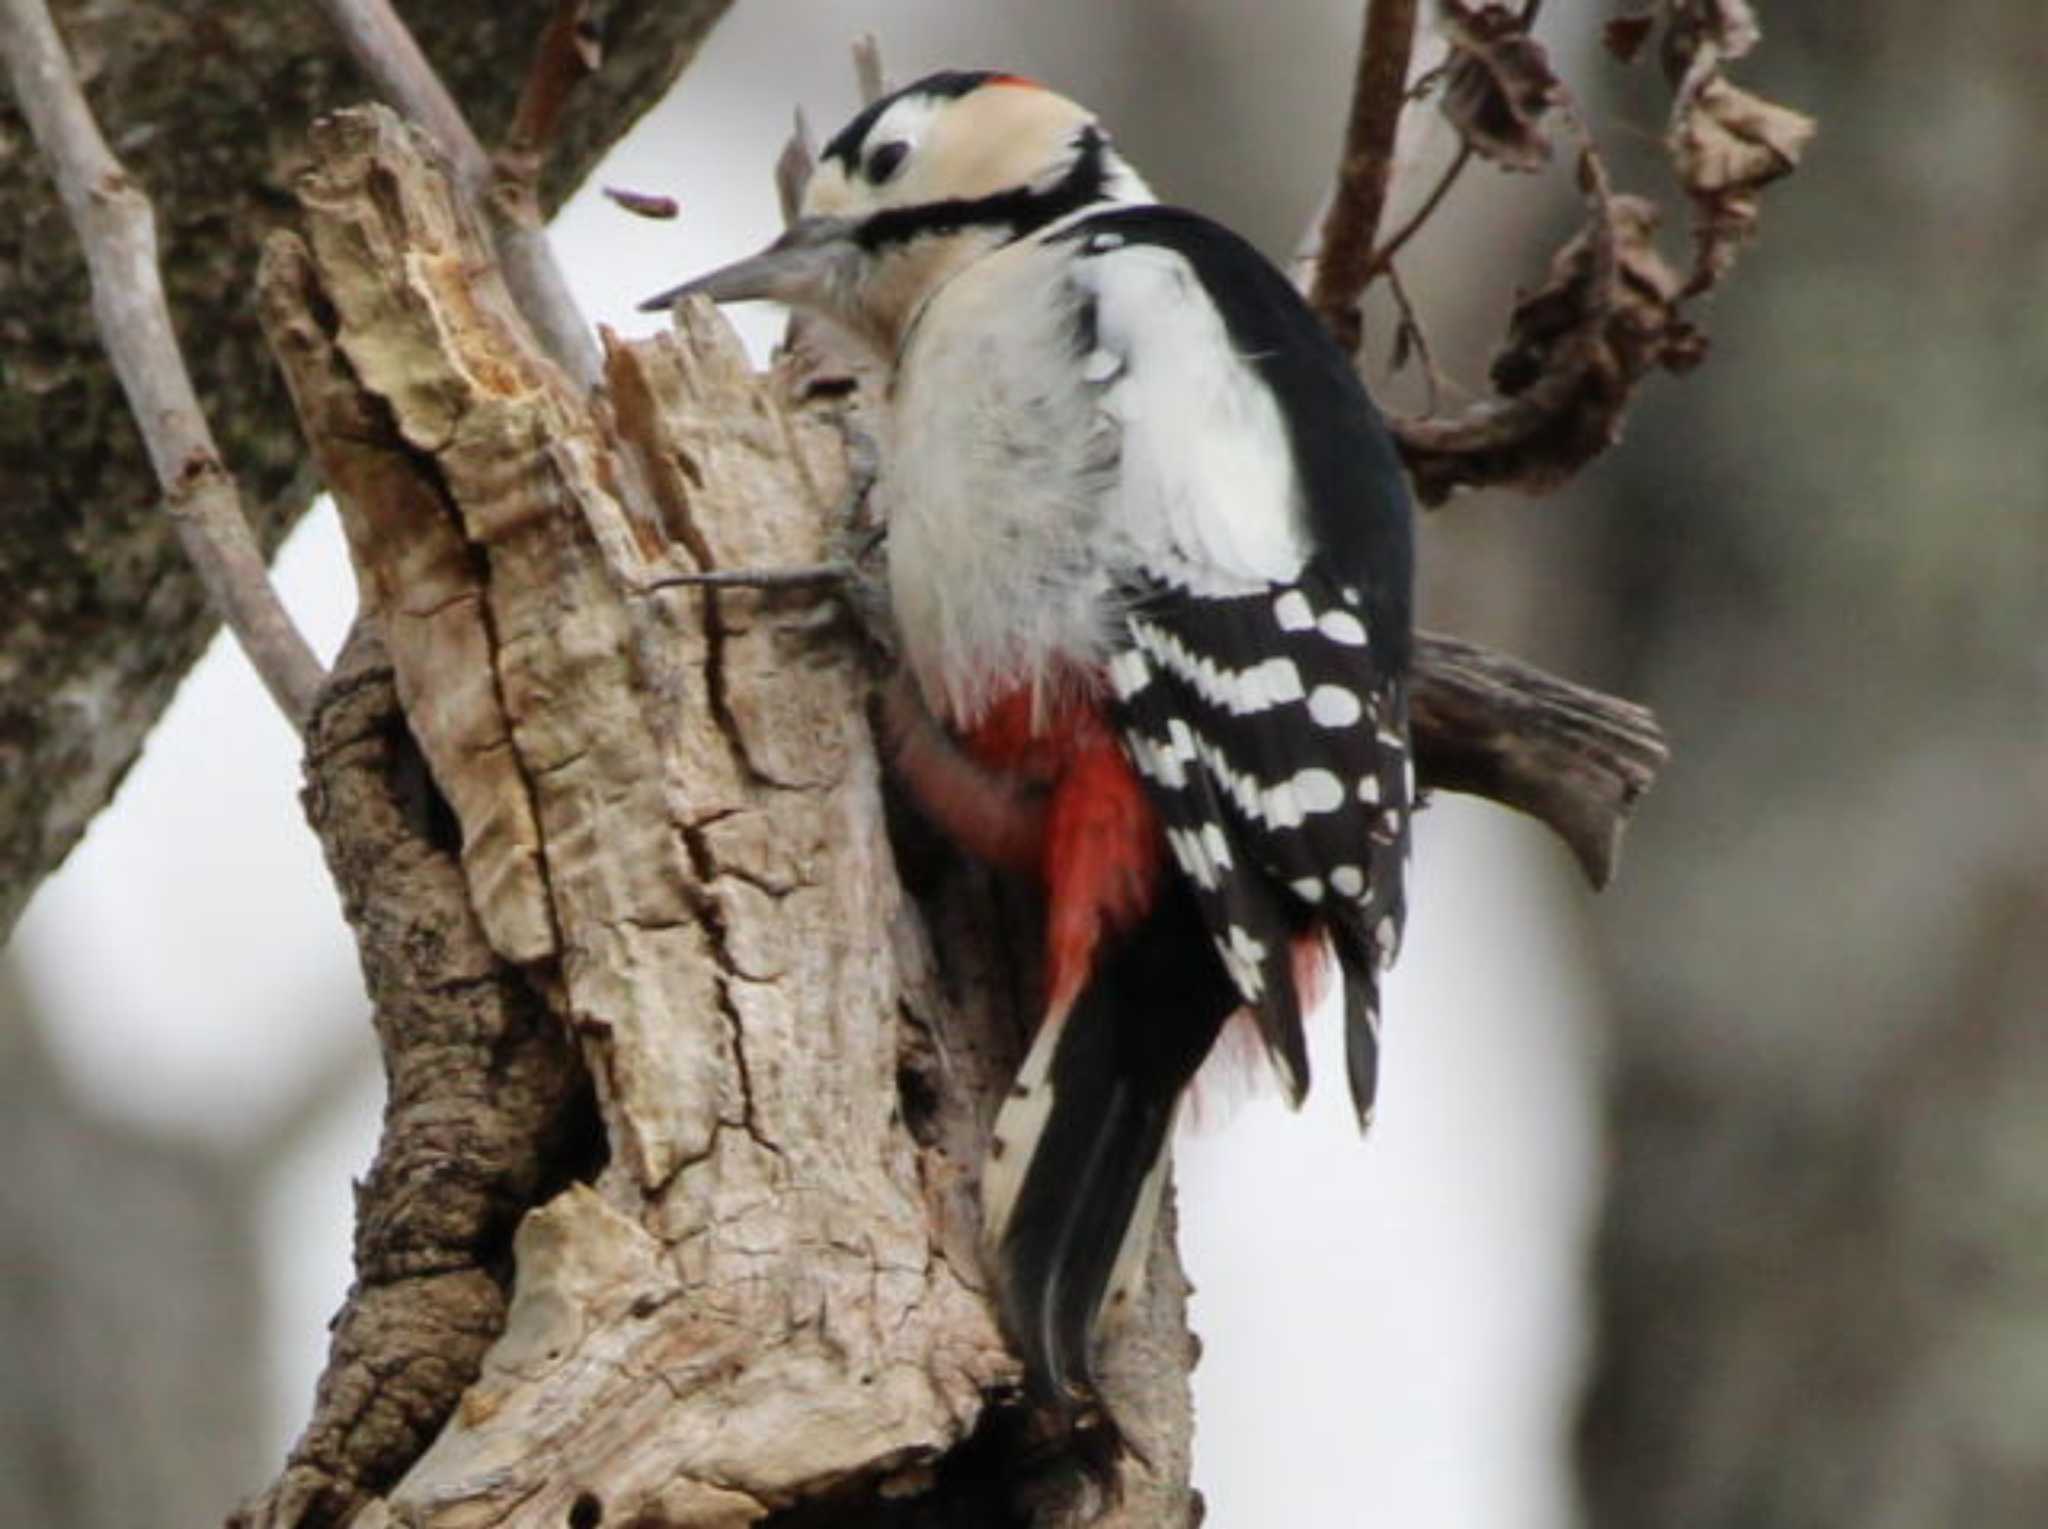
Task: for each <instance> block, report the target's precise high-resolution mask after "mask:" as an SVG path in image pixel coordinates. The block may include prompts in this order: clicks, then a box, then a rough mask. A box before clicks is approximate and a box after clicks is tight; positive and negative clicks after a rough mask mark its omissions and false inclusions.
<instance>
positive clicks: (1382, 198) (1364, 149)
mask: <svg viewBox="0 0 2048 1529" xmlns="http://www.w3.org/2000/svg"><path fill="white" fill-rule="evenodd" d="M1415 12H1416V0H1371V3H1370V6H1369V8H1368V9H1367V11H1366V17H1365V36H1364V39H1363V40H1362V41H1361V42H1360V44H1359V50H1358V77H1357V82H1356V84H1355V85H1354V87H1353V90H1352V95H1351V120H1350V122H1349V123H1348V125H1347V126H1346V128H1345V130H1344V157H1343V159H1342V161H1341V162H1340V163H1339V164H1338V167H1337V192H1336V195H1335V197H1334V198H1333V199H1332V201H1331V203H1330V211H1329V216H1328V217H1327V218H1326V219H1325V220H1324V223H1323V237H1322V249H1321V254H1320V256H1319V258H1318V260H1317V263H1316V276H1315V282H1314V284H1313V285H1312V286H1311V287H1310V288H1309V306H1310V307H1312V308H1314V309H1315V310H1316V312H1317V313H1319V314H1321V315H1322V318H1323V322H1324V323H1326V324H1328V325H1329V326H1330V330H1331V332H1332V333H1334V334H1335V335H1336V336H1337V341H1338V343H1339V344H1341V345H1342V346H1343V347H1344V352H1345V354H1346V355H1356V354H1357V352H1358V345H1359V340H1360V338H1361V334H1362V331H1363V320H1362V319H1361V317H1360V315H1359V308H1358V300H1359V298H1360V297H1361V296H1362V295H1363V294H1364V292H1365V287H1366V283H1367V282H1368V281H1369V280H1371V277H1372V252H1373V242H1374V240H1375V239H1376V238H1377V237H1378V235H1379V226H1380V215H1381V213H1382V211H1383V210H1384V209H1385V207H1386V202H1387V183H1388V182H1389V181H1390V180H1391V179H1392V177H1393V173H1394V143H1395V138H1396V135H1397V134H1398V131H1399V129H1400V125H1401V108H1402V107H1403V106H1404V105H1406V104H1407V100H1408V61H1409V58H1410V56H1411V55H1412V54H1413V52H1414V49H1415Z"/></svg>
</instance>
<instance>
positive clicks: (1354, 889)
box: [1330, 865, 1365, 898]
mask: <svg viewBox="0 0 2048 1529" xmlns="http://www.w3.org/2000/svg"><path fill="white" fill-rule="evenodd" d="M1330 886H1331V888H1332V890H1334V891H1335V892H1336V894H1337V895H1338V896H1339V897H1351V898H1356V897H1357V896H1359V894H1361V893H1362V892H1364V891H1365V872H1363V871H1361V870H1360V869H1359V868H1358V867H1357V866H1355V865H1340V866H1338V867H1337V868H1336V869H1335V870H1334V871H1332V872H1330Z"/></svg>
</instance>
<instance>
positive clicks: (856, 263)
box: [648, 73, 1414, 1397]
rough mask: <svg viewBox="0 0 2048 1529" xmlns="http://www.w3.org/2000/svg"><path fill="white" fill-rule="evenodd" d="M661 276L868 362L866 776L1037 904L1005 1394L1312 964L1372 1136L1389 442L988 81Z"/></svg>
mask: <svg viewBox="0 0 2048 1529" xmlns="http://www.w3.org/2000/svg"><path fill="white" fill-rule="evenodd" d="M688 293H701V294H704V295H706V296H709V297H711V298H713V299H714V300H717V301H735V300H740V299H753V298H766V299H773V300H776V301H779V302H783V303H787V304H791V305H793V306H795V307H797V308H799V309H802V310H804V311H806V312H809V313H813V314H817V315H820V316H822V317H824V318H826V319H828V320H830V321H832V322H833V323H834V324H835V325H837V326H838V327H839V328H841V329H843V330H845V331H847V332H848V333H850V334H852V335H854V336H856V337H857V338H858V339H859V340H860V341H862V342H863V343H865V344H866V345H867V346H869V347H870V348H871V349H872V350H873V351H874V352H875V354H876V356H877V357H878V358H880V360H881V361H882V363H883V364H885V365H886V366H887V367H888V368H889V369H890V371H889V376H890V382H889V387H888V396H887V405H886V420H885V422H884V431H885V434H884V440H883V447H884V450H883V462H884V465H883V469H882V477H881V479H880V481H879V482H878V484H877V491H878V493H879V495H880V497H881V502H882V505H883V507H884V510H885V513H886V517H887V527H888V570H889V574H888V578H889V595H890V601H891V604H892V606H893V609H894V614H895V618H896V622H897V624H898V627H899V628H900V633H899V636H900V644H901V651H902V653H903V656H904V661H905V669H906V671H907V674H908V678H909V681H910V685H909V686H908V687H906V688H907V689H908V690H910V691H912V692H914V695H915V697H916V698H917V701H916V704H912V705H908V706H899V707H897V708H896V710H897V713H898V719H899V725H898V727H897V729H896V730H897V733H898V737H897V740H896V753H897V759H896V763H897V766H898V768H899V769H900V770H901V771H902V773H903V775H904V777H905V779H906V780H907V782H908V784H909V785H910V787H911V788H912V791H913V793H914V795H915V796H916V797H917V798H918V799H919V800H920V801H921V802H922V804H923V805H924V807H925V809H926V810H927V811H928V812H929V814H930V815H931V816H932V818H933V819H934V820H935V821H936V822H937V824H938V825H939V826H940V827H941V828H942V829H944V830H945V831H946V832H948V833H949V834H950V835H952V836H953V837H954V838H955V839H957V840H958V841H959V842H960V843H961V844H962V845H963V846H964V847H965V848H967V849H968V850H970V851H972V852H975V853H978V854H980V855H983V856H985V857H987V858H988V859H990V860H992V861H995V862H997V863H999V864H1002V865H1005V866H1009V867H1013V868H1015V869H1016V870H1018V871H1020V872H1022V873H1024V874H1026V875H1029V876H1031V877H1034V878H1036V880H1037V881H1038V883H1039V885H1040V886H1041V887H1042V889H1043V893H1044V897H1045V900H1046V926H1047V940H1046V950H1045V957H1044V960H1045V991H1046V1000H1045V1005H1046V1006H1045V1013H1044V1017H1043V1019H1042V1021H1041V1023H1040V1027H1039V1029H1038V1032H1037V1035H1036V1039H1035V1040H1034V1042H1033V1044H1032V1046H1031V1048H1030V1052H1029V1055H1028V1056H1027V1058H1026V1059H1025V1062H1024V1064H1023V1067H1022V1070H1021V1071H1020V1073H1019V1075H1018V1077H1017V1080H1016V1084H1015V1087H1014V1088H1013V1090H1012V1091H1011V1094H1010V1096H1009V1098H1008V1100H1007V1102H1006V1103H1005V1104H1004V1105H1003V1107H1002V1110H1001V1112H1000V1114H999V1115H998V1117H997V1119H996V1122H995V1126H994V1134H993V1138H992V1140H991V1143H990V1146H989V1151H988V1156H987V1159H986V1162H985V1164H984V1168H983V1176H982V1187H983V1207H984V1213H985V1220H986V1226H987V1235H988V1239H989V1246H990V1249H991V1255H992V1265H993V1271H994V1275H995V1280H996V1288H997V1291H998V1296H999V1304H1000V1309H1001V1312H1002V1315H1003V1317H1004V1320H1005V1322H1006V1324H1007V1326H1008V1328H1009V1330H1010V1334H1011V1337H1012V1339H1013V1341H1015V1342H1016V1343H1017V1344H1018V1345H1019V1347H1020V1349H1021V1351H1022V1353H1023V1356H1024V1358H1025V1360H1026V1362H1027V1366H1028V1369H1029V1372H1030V1374H1031V1375H1032V1377H1033V1378H1034V1380H1035V1381H1036V1382H1037V1383H1038V1385H1039V1386H1040V1387H1041V1388H1042V1389H1043V1391H1044V1392H1045V1393H1046V1394H1050V1395H1052V1396H1055V1397H1072V1396H1076V1395H1086V1394H1087V1393H1088V1392H1089V1391H1090V1389H1091V1388H1092V1373H1091V1369H1090V1358H1091V1344H1092V1340H1093V1338H1094V1336H1095V1332H1096V1329H1097V1326H1098V1324H1099V1323H1100V1322H1102V1321H1103V1320H1104V1319H1105V1317H1106V1316H1107V1315H1109V1314H1110V1313H1112V1312H1113V1311H1114V1310H1115V1309H1116V1308H1118V1307H1121V1306H1122V1305H1124V1304H1125V1303H1126V1302H1127V1301H1128V1300H1129V1298H1130V1297H1131V1295H1132V1293H1133V1292H1134V1291H1135V1289H1136V1287H1137V1285H1138V1283H1139V1281H1140V1279H1141V1277H1142V1270H1143V1266H1144V1260H1145V1255H1146V1251H1147V1248H1148V1246H1149V1243H1150V1241H1151V1232H1152V1226H1153V1221H1154V1217H1155V1215H1156V1213H1157V1209H1158V1205H1159V1199H1160V1193H1161V1190H1162V1188H1163V1185H1164V1182H1165V1177H1166V1164H1167V1158H1168V1144H1169V1138H1170V1134H1171V1131H1172V1127H1173V1122H1174V1116H1175V1112H1176V1109H1177V1107H1178V1104H1179V1101H1180V1099H1181V1097H1182V1094H1183V1092H1184V1090H1185V1089H1186V1087H1187V1085H1188V1083H1189V1081H1190V1080H1191V1078H1192V1077H1193V1075H1194V1073H1195V1071H1196V1069H1197V1067H1198V1066H1199V1065H1200V1064H1201V1062H1202V1060H1203V1058H1204V1057H1205V1056H1206V1055H1208V1053H1209V1051H1210V1049H1211V1047H1212V1046H1213V1045H1214V1043H1215V1041H1216V1038H1217V1036H1218V1034H1219V1032H1220V1031H1221V1029H1222V1027H1223V1026H1224V1024H1225V1022H1226V1021H1227V1020H1229V1019H1230V1018H1231V1016H1232V1015H1233V1014H1244V1015H1247V1016H1249V1018H1250V1019H1251V1020H1252V1021H1253V1022H1254V1023H1255V1025H1256V1027H1257V1032H1258V1034H1259V1036H1260V1038H1261V1039H1262V1040H1263V1042H1264V1046H1265V1050H1266V1052H1267V1054H1268V1055H1269V1056H1270V1058H1271V1059H1272V1062H1273V1064H1274V1066H1275V1068H1276V1070H1277V1072H1278V1074H1279V1077H1280V1080H1281V1083H1282V1085H1283V1087H1284V1088H1285V1090H1286V1092H1287V1094H1288V1096H1289V1098H1290V1099H1291V1100H1292V1101H1294V1102H1296V1103H1298V1102H1299V1101H1300V1099H1301V1098H1302V1096H1303V1094H1304V1093H1305V1091H1306V1090H1307V1088H1308V1054H1307V1049H1306V1047H1305V1045H1304V1041H1303V1035H1302V1016H1303V1013H1304V1011H1305V1010H1306V1009H1308V1008H1309V1007H1310V1006H1311V1005H1312V1004H1313V1003H1314V1002H1315V1000H1316V997H1317V995H1318V993H1319V992H1320V991H1321V990H1322V989H1323V988H1324V987H1326V986H1327V984H1328V981H1329V977H1330V974H1331V971H1332V969H1333V968H1334V969H1335V970H1337V971H1340V972H1341V973H1342V979H1343V987H1344V1013H1345V1029H1346V1049H1347V1060H1348V1070H1349V1074H1350V1086H1351V1094H1352V1099H1353V1101H1354V1102H1355V1104H1356V1106H1357V1110H1358V1115H1359V1118H1360V1121H1361V1123H1363V1122H1365V1121H1368V1120H1369V1119H1370V1117H1371V1113H1372V1106H1373V1092H1374V1085H1375V1079H1376V1073H1377V1067H1378V1061H1377V1055H1378V1039H1379V1012H1378V982H1379V976H1380V973H1381V971H1382V969H1383V968H1384V967H1385V966H1386V965H1387V963H1388V962H1390V961H1391V960H1392V959H1393V955H1394V952H1395V948H1396V946H1397V945H1398V944H1399V942H1400V935H1401V923H1402V910H1403V895H1402V877H1403V872H1404V869H1405V864H1406V860H1407V854H1408V834H1409V810H1410V805H1411V803H1412V801H1413V798H1414V774H1413V770H1412V768H1411V756H1410V750H1409V742H1408V724H1407V672H1408V665H1409V651H1410V642H1411V630H1410V614H1409V607H1410V590H1411V584H1412V565H1413V550H1412V532H1411V525H1410V511H1409V503H1408V496H1407V493H1406V490H1405V488H1404V486H1403V482H1402V478H1401V470H1400V466H1399V463H1398V461H1397V459H1396V457H1395V454H1394V449H1393V445H1392V442H1391V440H1390V438H1389V436H1388V434H1387V431H1386V428H1385V426H1384V425H1383V423H1382V422H1381V419H1380V416H1379V414H1378V412H1377V411H1376V410H1375V408H1374V407H1373V404H1372V403H1371V401H1370V400H1369V399H1368V398H1367V396H1366V393H1365V391H1364V389H1363V387H1362V386H1361V385H1360V384H1359V382H1358V379H1357V377H1356V375H1355V374H1354V372H1353V369H1352V367H1351V366H1350V364H1349V362H1348V361H1347V359H1346V357H1345V356H1344V355H1343V353H1342V352H1341V351H1340V350H1339V349H1338V347H1337V345H1336V344H1335V343H1334V342H1333V341H1332V340H1331V339H1330V337H1329V336H1328V335H1327V334H1326V333H1325V331H1324V330H1323V328H1322V326H1321V325H1320V324H1319V322H1318V321H1317V320H1316V318H1315V317H1314V315H1313V314H1312V313H1311V312H1310V311H1309V309H1308V308H1307V307H1306V306H1305V305H1304V304H1303V302H1302V300H1301V299H1300V297H1299V296H1298V295H1297V294H1296V292H1295V291H1294V289H1293V288H1292V287H1291V286H1290V285H1289V284H1288V282H1287V280H1286V279H1285V278H1284V277H1283V276H1282V275H1281V274H1280V273H1279V272H1278V271H1276V270H1275V269H1274V268H1273V267H1272V265H1270V264H1269V263H1268V262H1267V261H1266V260H1265V259H1264V258H1262V257H1261V256H1260V255H1259V254H1258V253H1257V252H1256V251H1255V250H1254V249H1253V248H1252V247H1251V246H1250V245H1249V244H1247V243H1246V242H1245V241H1244V240H1243V239H1241V238H1239V237H1238V236H1237V235H1236V234H1233V233H1231V232H1230V231H1229V230H1228V229H1225V228H1222V227H1220V226H1219V225H1217V224H1215V223H1213V222H1210V221H1209V220H1208V219H1206V218H1204V217H1201V216H1199V215H1198V214H1196V213H1192V212H1187V211H1183V210H1181V209H1179V208H1175V207H1170V206H1164V205H1161V204H1160V203H1158V202H1157V201H1155V200H1154V198H1153V196H1152V193H1151V191H1150V190H1149V189H1148V188H1147V187H1146V185H1145V183H1144V181H1142V180H1141V179H1140V178H1139V177H1138V175H1137V174H1136V173H1135V172H1134V171H1133V170H1132V169H1131V168H1130V166H1129V165H1128V164H1126V163H1125V162H1124V161H1123V160H1122V159H1121V158H1120V157H1119V156H1118V155H1117V153H1116V151H1115V150H1114V149H1113V148H1112V147H1111V145H1110V141H1109V139H1108V137H1107V136H1106V134H1105V133H1104V131H1103V129H1102V127H1101V126H1100V124H1099V123H1098V122H1097V121H1096V119H1095V118H1094V117H1093V116H1092V115H1091V114H1090V113H1089V112H1087V111H1086V110H1084V109H1083V108H1082V107H1080V106H1077V105H1076V104H1074V103H1073V102H1071V101H1068V100H1066V99H1064V98H1062V97H1061V96H1059V95H1057V94H1055V93H1054V92H1052V91H1050V90H1047V89H1045V88H1044V87H1042V86H1040V85H1038V84H1035V83H1034V82H1032V81H1030V80H1027V79H1023V78H1020V77H1018V76H1015V75H1008V74H996V73H944V74H935V75H932V76H930V77H929V78H927V79H923V80H919V81H918V82H917V83H916V84H914V85H910V86H908V87H906V88H904V89H902V90H899V91H897V92H896V93H895V94H893V95H891V96H888V97H887V98H885V99H883V100H879V101H876V102H874V103H873V104H872V105H870V106H868V107H867V108H866V109H865V110H864V111H862V112H861V113H860V114H859V115H858V116H857V117H855V118H854V119H853V120H852V121H851V122H850V123H848V124H847V125H846V127H845V128H844V129H843V130H842V131H841V132H840V133H839V134H838V135H837V136H836V137H834V138H833V139H832V140H831V142H830V143H829V144H828V145H827V146H826V148H825V150H824V153H823V156H822V159H821V162H820V164H819V166H818V168H817V171H816V173H815V174H814V175H813V177H812V179H811V182H810V185H809V188H808V190H807V192H806V194H805V199H804V207H803V216H802V217H801V218H800V219H799V220H798V221H797V222H796V223H795V224H794V225H792V227H791V228H790V229H789V231H788V232H787V233H786V234H785V235H784V236H783V237H782V238H781V239H780V240H778V241H777V242H776V243H775V244H773V245H771V246H770V247H769V248H768V249H766V250H764V251H763V252H762V253H760V254H758V255H755V256H753V257H751V258H749V259H745V260H741V261H739V262H738V263H736V264H734V265H731V266H727V267H725V268H723V269H722V270H719V271H715V272H713V273H711V274H710V275H707V276H704V277H701V278H699V279H698V280H696V281H693V282H690V283H688V284H687V285H685V286H683V287H681V288H678V289H676V291H674V292H670V293H667V294H664V295H663V296H662V297H660V298H656V299H654V300H652V301H651V302H650V303H649V304H648V306H649V307H650V308H656V307H662V306H665V305H666V304H667V303H669V302H670V301H672V300H673V299H675V298H677V297H679V296H682V295H685V294H688ZM906 716H907V717H908V720H904V718H905V717H906Z"/></svg>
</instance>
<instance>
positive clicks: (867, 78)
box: [853, 32, 889, 106]
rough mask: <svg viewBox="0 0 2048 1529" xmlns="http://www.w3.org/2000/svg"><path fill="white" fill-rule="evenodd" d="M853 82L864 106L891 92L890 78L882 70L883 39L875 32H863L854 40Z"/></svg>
mask: <svg viewBox="0 0 2048 1529" xmlns="http://www.w3.org/2000/svg"><path fill="white" fill-rule="evenodd" d="M853 82H854V84H855V86H856V87H857V88H858V89H859V91H860V100H861V105H863V106H870V105H873V104H874V103H875V102H876V101H879V100H881V99H882V97H883V96H885V95H887V94H888V93H889V78H888V76H887V75H885V74H884V73H883V72H882V44H881V40H880V39H879V38H877V37H876V36H875V34H874V33H873V32H863V33H861V34H860V36H858V37H856V38H855V39H854V41H853Z"/></svg>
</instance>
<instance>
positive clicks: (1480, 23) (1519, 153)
mask: <svg viewBox="0 0 2048 1529" xmlns="http://www.w3.org/2000/svg"><path fill="white" fill-rule="evenodd" d="M1443 35H1444V40H1445V41H1446V42H1448V43H1449V44H1450V47H1451V58H1450V63H1449V64H1448V66H1447V70H1448V72H1447V75H1446V78H1445V81H1444V92H1443V98H1442V102H1441V109H1442V111H1443V114H1444V116H1445V117H1446V118H1448V119H1449V120H1450V123H1451V125H1452V126H1453V127H1455V128H1456V129H1457V130H1458V134H1459V136H1460V137H1462V138H1463V139H1464V140H1465V142H1466V143H1467V144H1469V145H1471V147H1472V149H1473V151H1474V152H1475V153H1477V154H1479V155H1480V156H1481V157H1482V158H1485V159H1490V160H1492V161H1493V162H1494V163H1495V164H1497V165H1500V166H1501V167H1502V168H1504V169H1509V170H1535V169H1538V168H1540V167H1541V166H1543V165H1545V164H1548V163H1549V161H1550V139H1549V138H1548V137H1547V136H1546V135H1545V134H1544V132H1543V125H1542V124H1543V118H1544V116H1545V115H1546V114H1547V113H1548V112H1549V111H1550V108H1551V107H1552V106H1554V105H1556V104H1557V102H1558V101H1559V100H1560V99H1562V97H1563V94H1564V87H1563V85H1562V83H1561V82H1560V81H1559V80H1558V78H1557V74H1556V72H1555V71H1554V70H1552V69H1551V67H1550V55H1549V54H1548V53H1547V52H1546V51H1545V50H1544V47H1543V44H1541V43H1539V42H1537V41H1536V39H1535V38H1533V37H1531V36H1530V35H1529V33H1528V28H1527V24H1526V23H1525V22H1524V21H1523V20H1522V16H1521V13H1520V12H1519V11H1517V10H1515V9H1513V8H1512V7H1510V6H1506V5H1478V6H1472V5H1466V4H1464V3H1462V0H1443Z"/></svg>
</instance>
